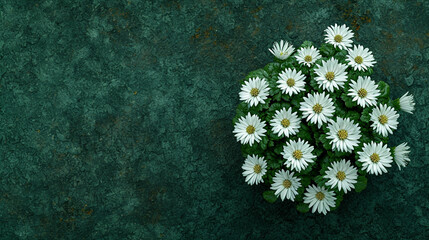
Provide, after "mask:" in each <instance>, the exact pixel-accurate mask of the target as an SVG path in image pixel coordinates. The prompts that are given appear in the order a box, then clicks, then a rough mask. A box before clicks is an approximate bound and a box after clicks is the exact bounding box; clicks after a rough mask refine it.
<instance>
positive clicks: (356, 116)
mask: <svg viewBox="0 0 429 240" xmlns="http://www.w3.org/2000/svg"><path fill="white" fill-rule="evenodd" d="M346 117H348V118H350V119H351V120H354V121H355V122H357V121H358V120H359V117H360V114H359V113H358V112H355V111H349V112H347V114H346Z"/></svg>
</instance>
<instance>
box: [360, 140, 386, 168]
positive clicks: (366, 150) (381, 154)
mask: <svg viewBox="0 0 429 240" xmlns="http://www.w3.org/2000/svg"><path fill="white" fill-rule="evenodd" d="M358 155H359V159H358V161H359V162H361V163H362V169H363V170H366V171H367V172H368V173H370V174H375V175H379V174H380V175H381V174H383V172H384V173H387V169H386V168H387V167H391V166H392V165H391V163H392V162H393V158H392V155H391V154H390V151H389V148H387V145H384V144H383V143H382V142H379V143H375V142H371V143H369V144H367V143H364V144H363V148H362V152H358Z"/></svg>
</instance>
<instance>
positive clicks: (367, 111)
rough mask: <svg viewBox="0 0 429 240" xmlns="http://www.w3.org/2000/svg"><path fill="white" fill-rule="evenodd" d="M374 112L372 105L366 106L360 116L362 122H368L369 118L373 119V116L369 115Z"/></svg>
mask: <svg viewBox="0 0 429 240" xmlns="http://www.w3.org/2000/svg"><path fill="white" fill-rule="evenodd" d="M371 112H372V108H371V107H366V108H365V109H364V110H363V111H362V115H361V116H360V120H361V121H362V122H366V123H368V122H369V120H371V116H370V115H369V114H370V113H371Z"/></svg>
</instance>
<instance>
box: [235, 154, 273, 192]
mask: <svg viewBox="0 0 429 240" xmlns="http://www.w3.org/2000/svg"><path fill="white" fill-rule="evenodd" d="M241 168H242V169H243V176H244V177H246V182H247V183H248V184H249V185H253V184H259V183H260V182H264V179H262V177H263V176H264V175H265V173H267V161H265V159H264V157H259V156H257V155H248V156H247V158H246V160H245V161H244V164H243V166H242V167H241Z"/></svg>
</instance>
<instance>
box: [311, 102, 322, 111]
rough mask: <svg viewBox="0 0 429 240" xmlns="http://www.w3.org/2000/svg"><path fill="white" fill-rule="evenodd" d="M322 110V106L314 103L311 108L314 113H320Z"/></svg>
mask: <svg viewBox="0 0 429 240" xmlns="http://www.w3.org/2000/svg"><path fill="white" fill-rule="evenodd" d="M322 109H323V107H322V105H320V104H318V103H316V105H314V106H313V111H314V112H315V113H321V112H322Z"/></svg>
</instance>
